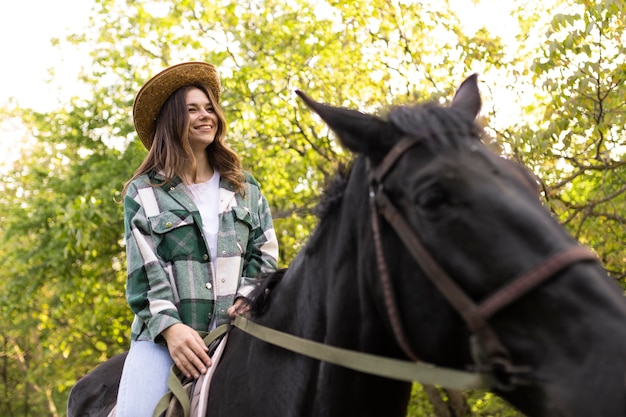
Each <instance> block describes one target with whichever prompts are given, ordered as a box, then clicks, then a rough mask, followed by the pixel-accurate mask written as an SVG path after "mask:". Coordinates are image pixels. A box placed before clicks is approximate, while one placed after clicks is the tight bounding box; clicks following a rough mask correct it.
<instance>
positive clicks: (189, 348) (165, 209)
mask: <svg viewBox="0 0 626 417" xmlns="http://www.w3.org/2000/svg"><path fill="white" fill-rule="evenodd" d="M219 99H220V81H219V76H218V74H217V71H216V69H215V67H214V66H213V65H211V64H207V63H202V62H188V63H184V64H180V65H175V66H173V67H170V68H168V69H166V70H164V71H163V72H161V73H159V74H157V75H156V76H154V77H153V78H152V79H150V80H149V81H148V82H147V83H146V84H145V85H144V86H143V87H142V88H141V90H140V91H139V93H138V94H137V97H136V98H135V102H134V105H133V119H134V123H135V129H136V130H137V134H138V135H139V138H140V139H141V141H142V142H143V144H144V145H145V146H146V148H147V149H148V151H149V152H148V155H147V157H146V158H145V160H144V161H143V163H142V164H141V165H140V166H139V168H138V169H137V171H136V173H135V175H134V176H133V177H132V178H131V179H130V180H129V181H128V182H127V183H126V185H125V187H124V223H125V233H126V253H127V262H128V280H127V288H126V293H127V299H128V303H129V306H130V308H131V309H132V311H133V312H134V313H135V318H134V321H133V325H132V334H131V339H132V340H131V347H130V352H129V354H128V357H127V359H126V362H125V364H124V371H123V373H122V380H121V383H120V389H119V394H118V403H117V416H118V417H120V416H121V417H125V416H129V417H141V416H152V412H153V411H154V408H155V406H156V404H157V402H158V401H159V399H160V398H161V397H162V396H163V395H164V394H165V393H166V392H167V391H168V388H167V377H168V373H169V370H170V367H171V365H172V363H175V364H176V366H177V367H178V368H179V369H180V370H181V371H182V373H183V374H184V375H185V376H187V377H193V378H198V377H199V375H200V374H201V373H206V372H207V368H208V367H209V366H211V359H210V358H209V355H208V353H207V352H208V349H207V347H206V346H205V345H204V342H203V340H202V338H201V337H200V336H199V335H198V333H197V331H209V330H211V329H212V328H215V327H216V326H217V325H220V324H223V323H225V322H228V321H229V319H230V318H231V317H233V316H234V315H235V314H237V313H238V312H240V311H239V310H238V308H239V307H240V304H241V302H242V299H243V298H245V297H246V296H247V295H248V294H249V292H250V291H251V290H252V288H253V286H254V285H255V283H256V280H257V279H258V277H259V274H260V273H262V272H269V271H273V270H275V269H276V262H277V257H278V244H277V240H276V235H275V233H274V228H273V225H272V218H271V214H270V209H269V205H268V203H267V200H266V199H265V197H264V196H263V195H262V194H261V192H260V188H259V184H258V183H257V182H256V181H255V179H254V178H253V177H252V176H251V175H250V174H248V173H245V172H244V171H242V168H241V164H240V161H239V158H238V156H237V154H236V153H235V152H233V151H232V150H231V149H230V148H229V147H228V146H227V145H226V144H225V142H224V137H225V131H226V119H225V117H224V113H223V112H222V109H221V108H220V105H219Z"/></svg>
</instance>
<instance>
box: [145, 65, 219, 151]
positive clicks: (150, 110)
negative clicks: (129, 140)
mask: <svg viewBox="0 0 626 417" xmlns="http://www.w3.org/2000/svg"><path fill="white" fill-rule="evenodd" d="M190 84H202V85H206V86H207V87H208V88H209V89H210V90H211V92H212V93H213V95H214V96H215V99H216V100H217V101H218V103H219V101H220V89H221V86H220V78H219V75H218V73H217V69H216V68H215V66H213V65H211V64H207V63H206V62H185V63H183V64H178V65H174V66H172V67H169V68H167V69H165V70H163V71H161V72H160V73H158V74H157V75H155V76H154V77H152V78H151V79H150V80H149V81H148V82H147V83H146V84H145V85H144V86H143V87H141V90H139V92H138V93H137V96H136V97H135V103H134V104H133V121H134V123H135V130H136V131H137V134H138V135H139V139H141V142H142V143H143V144H144V146H145V147H146V148H147V149H150V147H151V146H152V137H151V135H152V132H153V131H154V123H155V121H156V118H157V116H158V115H159V112H160V111H161V107H163V104H165V101H166V100H167V98H168V97H169V96H171V95H172V94H173V93H174V92H175V91H176V90H178V89H179V88H181V87H184V86H186V85H190Z"/></svg>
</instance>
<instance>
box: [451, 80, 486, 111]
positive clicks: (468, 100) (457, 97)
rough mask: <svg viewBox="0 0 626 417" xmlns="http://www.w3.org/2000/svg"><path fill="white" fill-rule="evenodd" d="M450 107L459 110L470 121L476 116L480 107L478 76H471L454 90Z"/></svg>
mask: <svg viewBox="0 0 626 417" xmlns="http://www.w3.org/2000/svg"><path fill="white" fill-rule="evenodd" d="M450 107H453V108H455V109H459V110H461V111H462V112H463V113H464V114H466V115H467V116H468V117H470V118H471V119H472V120H474V119H475V118H476V116H478V113H479V112H480V107H481V100H480V91H479V90H478V75H477V74H472V75H470V76H469V77H467V78H466V79H465V81H463V82H462V83H461V85H460V86H459V88H458V89H457V90H456V93H455V94H454V98H453V99H452V104H451V105H450Z"/></svg>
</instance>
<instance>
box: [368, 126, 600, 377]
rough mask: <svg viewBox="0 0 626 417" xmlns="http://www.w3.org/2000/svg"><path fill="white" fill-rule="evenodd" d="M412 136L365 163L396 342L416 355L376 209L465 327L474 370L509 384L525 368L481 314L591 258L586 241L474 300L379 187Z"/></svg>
mask: <svg viewBox="0 0 626 417" xmlns="http://www.w3.org/2000/svg"><path fill="white" fill-rule="evenodd" d="M418 142H419V139H416V138H413V137H408V136H405V137H404V138H402V139H401V140H400V141H399V142H398V143H397V144H396V145H395V146H394V147H393V148H392V149H391V150H390V151H389V153H388V154H387V155H386V156H385V158H384V159H383V161H382V162H381V163H380V165H378V166H377V167H375V168H373V169H372V168H371V167H370V191H369V194H370V199H369V200H370V212H371V222H372V230H373V234H374V246H375V250H376V263H377V265H378V269H379V274H380V279H381V284H382V288H383V294H384V299H385V305H386V308H387V312H388V315H389V320H390V323H391V326H392V329H393V333H394V336H395V338H396V342H397V343H398V345H399V346H400V348H401V349H402V350H403V351H404V353H405V354H406V355H407V357H409V358H410V359H412V360H414V361H419V359H418V358H417V356H416V355H415V353H414V352H413V350H412V349H411V346H410V344H409V342H408V339H407V337H406V333H405V331H404V328H403V326H402V322H401V319H400V315H399V312H398V308H397V303H396V299H395V294H394V291H393V287H392V284H391V277H390V275H389V271H388V268H387V263H386V261H385V257H384V253H383V248H382V241H381V235H380V225H379V221H378V218H379V215H380V216H382V217H384V218H385V220H387V222H388V223H389V224H390V225H391V227H392V228H393V229H394V231H395V232H396V234H397V235H398V237H399V238H400V239H401V240H402V242H403V243H404V245H405V246H406V248H407V249H408V250H409V252H410V253H411V255H412V257H413V258H414V260H415V261H416V262H417V264H418V265H419V267H420V268H421V269H422V270H423V272H424V273H425V275H426V276H427V277H428V278H429V279H430V281H431V283H433V284H434V285H435V287H436V288H437V289H438V290H439V292H440V293H441V294H442V295H443V296H444V297H445V298H446V299H447V300H448V302H449V303H450V304H451V305H452V307H453V308H454V309H455V310H456V311H457V313H459V315H460V316H461V317H462V318H463V320H464V321H465V323H466V324H467V326H468V327H469V329H470V330H471V332H472V344H471V346H472V353H473V355H474V360H475V361H476V364H477V366H478V367H479V368H480V370H481V371H487V372H490V373H492V374H497V376H498V377H497V378H495V379H494V384H496V385H498V388H501V389H510V388H511V383H512V380H513V378H512V376H513V375H515V374H519V373H521V372H525V371H527V369H523V368H519V367H515V366H513V364H512V363H511V361H510V354H509V351H508V350H507V349H506V348H505V347H504V345H503V344H502V343H501V342H500V340H499V338H498V336H497V335H496V333H495V332H494V331H493V329H492V328H491V326H490V325H489V324H488V323H487V320H488V319H489V318H490V317H491V316H493V315H494V314H495V313H497V312H498V311H500V310H502V309H503V308H505V307H506V306H508V305H510V304H512V303H514V302H515V301H517V300H518V299H519V298H521V297H522V296H523V295H524V294H526V293H528V292H529V291H531V290H532V289H533V288H535V287H537V286H539V285H540V284H542V283H543V282H545V281H546V280H548V279H550V278H551V277H554V276H555V275H556V274H557V273H558V272H559V271H560V270H562V269H564V268H566V267H568V266H570V265H572V264H574V263H577V262H579V261H587V260H596V256H595V255H594V254H593V253H592V252H591V251H590V250H589V249H587V248H586V247H582V246H573V247H570V248H567V249H565V250H563V251H561V252H559V253H557V254H555V255H552V256H550V257H548V258H547V259H545V260H544V261H543V262H541V263H540V264H539V265H537V266H536V267H534V268H532V269H531V270H530V271H527V272H525V273H523V274H521V275H520V276H518V277H516V278H515V279H513V280H512V281H511V282H510V283H508V284H507V285H505V286H504V287H503V288H501V289H499V290H497V291H496V292H495V293H493V294H491V295H490V296H488V297H487V298H486V299H485V300H483V301H481V302H480V303H479V304H476V303H475V302H474V301H473V300H472V299H471V298H470V297H469V296H468V295H467V294H466V293H465V292H464V291H463V290H462V289H461V288H460V287H459V286H458V285H457V284H456V282H455V281H454V280H452V278H450V276H449V275H448V274H447V273H446V272H445V271H444V270H443V268H442V267H441V266H440V265H439V264H438V263H437V261H436V260H435V259H434V258H433V257H432V256H431V255H430V253H429V252H428V250H427V249H426V247H425V246H424V244H423V243H422V241H421V240H420V239H419V237H418V236H417V234H416V233H415V232H414V230H413V229H412V227H411V225H410V224H409V222H408V221H407V220H406V218H405V217H404V216H403V215H402V213H401V212H400V211H399V210H398V209H397V208H396V206H395V204H394V203H393V202H392V201H391V200H390V199H389V197H388V196H387V194H386V192H385V190H384V187H383V180H384V178H385V176H386V175H387V173H388V172H389V171H390V170H391V169H392V168H393V166H394V165H395V164H396V162H397V161H398V159H399V158H400V157H401V156H402V155H403V154H404V153H405V152H406V151H407V150H409V149H410V148H412V147H413V146H415V145H416V144H417V143H418ZM502 377H506V378H507V379H508V380H507V381H504V380H503V379H502Z"/></svg>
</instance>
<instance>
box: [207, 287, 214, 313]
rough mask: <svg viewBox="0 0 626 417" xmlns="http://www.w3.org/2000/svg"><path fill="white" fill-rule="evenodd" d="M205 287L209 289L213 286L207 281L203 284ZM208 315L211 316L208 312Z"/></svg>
mask: <svg viewBox="0 0 626 417" xmlns="http://www.w3.org/2000/svg"><path fill="white" fill-rule="evenodd" d="M205 287H206V289H207V290H210V289H211V288H213V286H212V285H211V283H210V282H207V283H206V285H205ZM209 317H211V315H210V314H209Z"/></svg>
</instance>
